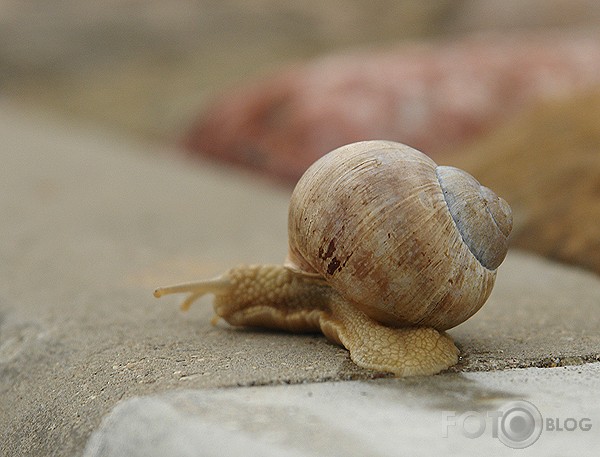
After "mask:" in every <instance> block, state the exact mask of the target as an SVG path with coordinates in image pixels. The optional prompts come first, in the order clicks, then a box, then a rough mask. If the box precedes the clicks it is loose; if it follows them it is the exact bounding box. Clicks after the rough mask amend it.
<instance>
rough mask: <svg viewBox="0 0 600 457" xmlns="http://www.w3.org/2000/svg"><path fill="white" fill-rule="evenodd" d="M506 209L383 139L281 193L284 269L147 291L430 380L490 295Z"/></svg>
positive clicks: (366, 364)
mask: <svg viewBox="0 0 600 457" xmlns="http://www.w3.org/2000/svg"><path fill="white" fill-rule="evenodd" d="M511 228H512V215H511V210H510V207H509V206H508V204H507V203H506V202H505V201H504V200H503V199H502V198H500V197H498V196H496V195H495V194H494V193H493V192H492V191H491V190H490V189H488V188H487V187H484V186H482V185H480V184H479V183H478V182H477V180H476V179H475V178H473V177H472V176H471V175H469V174H468V173H466V172H464V171H462V170H459V169H457V168H454V167H445V166H437V165H436V163H435V162H434V161H433V160H431V159H430V158H429V157H427V156H426V155H425V154H423V153H421V152H419V151H417V150H415V149H412V148H410V147H409V146H406V145H403V144H400V143H395V142H391V141H363V142H359V143H353V144H349V145H346V146H342V147H340V148H338V149H335V150H334V151H332V152H330V153H328V154H326V155H325V156H323V157H322V158H320V159H319V160H318V161H316V162H315V163H314V164H313V165H312V166H311V167H310V168H309V169H308V170H307V171H306V173H305V174H304V175H303V176H302V177H301V178H300V180H299V182H298V184H297V186H296V188H295V189H294V192H293V194H292V197H291V200H290V207H289V215H288V240H289V250H288V255H287V258H286V260H285V262H284V264H283V265H254V266H240V267H236V268H233V269H231V270H229V271H227V272H226V273H224V274H223V275H222V276H220V277H218V278H215V279H209V280H205V281H199V282H195V283H189V284H182V285H176V286H170V287H163V288H159V289H156V291H155V292H154V295H155V296H156V297H160V296H163V295H165V294H172V293H188V294H189V295H188V297H187V298H186V300H185V301H184V302H183V304H182V309H184V310H187V309H188V308H189V307H190V305H191V304H192V302H194V301H195V300H196V299H197V298H199V297H200V296H202V295H204V294H208V293H211V294H214V295H215V300H214V310H215V314H216V316H215V319H214V320H213V321H214V322H216V320H218V318H223V319H224V320H225V321H227V322H228V323H229V324H231V325H235V326H255V327H268V328H277V329H283V330H287V331H290V332H314V331H321V332H322V333H323V334H324V335H325V336H326V337H327V338H328V339H329V340H330V341H332V342H334V343H336V344H340V345H342V346H344V347H345V348H347V349H348V351H349V352H350V358H351V359H352V360H353V361H354V362H355V363H356V364H357V365H359V366H361V367H363V368H367V369H372V370H377V371H385V372H391V373H393V374H395V375H396V376H414V375H431V374H435V373H438V372H440V371H442V370H445V369H447V368H448V367H450V366H452V365H454V364H455V363H457V361H458V353H459V351H458V349H457V348H456V346H455V345H454V342H453V341H452V339H451V338H450V336H449V335H447V334H446V333H445V330H447V329H449V328H452V327H454V326H456V325H458V324H460V323H462V322H464V321H465V320H467V319H468V318H469V317H471V316H472V315H473V314H475V313H476V312H477V311H478V310H479V309H480V308H481V306H483V304H484V303H485V301H486V300H487V298H488V297H489V295H490V293H491V291H492V287H493V285H494V281H495V278H496V270H497V268H498V267H499V265H500V264H501V263H502V261H503V260H504V257H505V256H506V252H507V250H508V236H509V234H510V231H511Z"/></svg>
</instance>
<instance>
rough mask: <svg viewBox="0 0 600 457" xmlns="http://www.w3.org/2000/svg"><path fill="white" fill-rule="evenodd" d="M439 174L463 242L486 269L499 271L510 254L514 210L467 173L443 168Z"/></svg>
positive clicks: (438, 168)
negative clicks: (510, 235)
mask: <svg viewBox="0 0 600 457" xmlns="http://www.w3.org/2000/svg"><path fill="white" fill-rule="evenodd" d="M435 172H436V176H437V178H438V181H439V183H440V186H441V188H442V191H443V192H444V199H445V200H446V203H447V205H448V210H449V211H450V214H451V215H452V219H453V220H454V223H455V224H456V227H457V228H458V231H459V232H460V235H461V237H462V239H463V241H464V242H465V244H466V245H467V246H468V247H469V250H470V251H471V252H472V253H473V255H474V256H475V257H476V258H477V260H479V262H480V263H481V264H482V265H483V266H484V267H485V268H487V269H488V270H495V269H496V268H498V266H499V265H500V264H501V263H502V261H503V260H504V257H506V253H507V251H508V235H509V234H510V231H511V229H512V215H511V211H510V207H509V206H508V204H507V203H506V202H505V201H504V200H502V199H501V198H499V197H498V196H497V195H496V194H495V193H494V192H492V191H491V190H490V189H488V188H487V187H484V186H482V185H481V184H479V182H477V180H476V179H475V178H473V177H472V176H471V175H470V174H468V173H467V172H465V171H463V170H460V169H458V168H455V167H446V166H439V167H437V168H436V170H435Z"/></svg>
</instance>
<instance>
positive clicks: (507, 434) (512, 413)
mask: <svg viewBox="0 0 600 457" xmlns="http://www.w3.org/2000/svg"><path fill="white" fill-rule="evenodd" d="M502 411H503V413H502V418H501V419H500V426H499V427H498V428H499V430H498V439H499V440H500V441H501V442H502V443H503V444H505V445H506V446H508V447H510V448H513V449H523V448H526V447H528V446H531V445H532V444H533V443H535V442H536V441H537V439H538V438H539V437H540V435H541V434H542V427H543V420H542V415H541V414H540V411H539V410H538V409H537V408H536V407H535V406H534V405H532V404H531V403H529V402H528V401H525V400H518V401H513V402H511V403H508V404H506V405H504V407H503V408H502Z"/></svg>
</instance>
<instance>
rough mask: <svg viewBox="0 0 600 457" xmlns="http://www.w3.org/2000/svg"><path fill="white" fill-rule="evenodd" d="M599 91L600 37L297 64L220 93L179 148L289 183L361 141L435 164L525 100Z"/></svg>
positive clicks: (421, 48) (441, 47)
mask: <svg viewBox="0 0 600 457" xmlns="http://www.w3.org/2000/svg"><path fill="white" fill-rule="evenodd" d="M593 85H600V36H598V35H597V34H587V35H586V34H583V35H582V34H575V33H568V34H567V33H563V34H537V35H527V34H519V35H516V34H511V35H494V36H476V37H470V38H465V39H462V40H458V41H454V42H428V43H412V44H405V45H402V46H399V47H397V48H395V49H391V50H385V51H381V50H374V49H371V50H369V49H366V50H361V51H355V52H347V53H342V54H337V55H332V56H328V57H323V58H319V59H315V60H313V61H311V62H308V63H306V64H303V65H297V66H292V67H291V68H288V69H286V70H284V71H282V72H281V73H280V74H277V75H275V76H273V77H271V78H267V79H265V80H263V81H259V82H257V83H254V84H248V85H243V86H241V87H238V88H235V89H233V90H231V91H229V92H228V93H226V94H223V95H222V96H221V97H220V98H218V99H217V100H215V101H214V103H213V104H212V105H211V106H209V108H208V109H207V110H206V111H205V112H204V114H203V115H202V116H201V117H200V119H199V120H198V121H197V122H196V123H195V125H194V126H193V127H192V128H191V129H190V130H189V132H188V135H187V137H186V138H185V140H184V144H185V147H186V148H187V149H188V150H191V151H193V152H197V153H201V154H205V155H208V156H212V157H215V158H218V159H220V160H224V161H227V162H232V163H236V164H241V165H243V166H245V167H248V168H251V169H254V170H259V171H262V172H264V173H266V174H268V175H270V176H272V177H276V178H278V179H279V180H283V181H286V182H289V183H294V182H295V181H296V180H297V179H298V178H299V176H300V175H301V174H302V173H303V172H304V170H305V169H306V168H307V167H308V166H309V165H310V164H311V163H312V162H314V161H315V160H316V159H317V158H319V157H320V156H321V155H323V154H325V153H326V152H328V151H330V150H332V149H334V148H336V147H338V146H341V145H343V144H346V143H350V142H353V141H359V140H364V139H376V138H379V139H390V140H395V141H400V142H402V143H406V144H408V145H411V146H413V147H415V148H417V149H419V150H422V151H423V152H425V153H427V154H428V155H430V156H432V157H433V158H435V159H438V160H439V159H440V158H443V157H442V156H443V153H445V152H446V151H449V150H452V149H457V147H459V146H460V145H461V144H464V142H466V141H467V140H470V139H473V138H474V137H475V136H477V135H478V134H481V133H482V132H485V131H487V130H489V129H490V128H491V127H492V126H493V125H495V124H498V123H499V122H501V121H502V120H503V119H504V118H506V117H507V116H509V115H510V114H512V113H515V112H516V111H519V110H520V108H522V107H523V106H524V105H525V104H528V103H531V102H533V101H539V100H543V99H548V98H561V97H566V96H569V95H571V94H573V93H575V92H577V91H578V90H582V89H585V88H589V87H590V86H593ZM442 162H443V160H442Z"/></svg>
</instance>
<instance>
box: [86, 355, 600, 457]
mask: <svg viewBox="0 0 600 457" xmlns="http://www.w3.org/2000/svg"><path fill="white" fill-rule="evenodd" d="M598 393H600V363H594V364H588V365H584V366H579V367H562V368H551V369H539V368H530V369H518V370H511V371H504V372H494V373H464V374H462V373H454V374H447V375H444V376H432V377H429V378H421V379H418V380H416V379H386V380H378V381H356V382H332V383H321V384H303V385H294V386H269V387H250V388H246V389H206V390H194V391H183V392H171V393H168V394H164V395H159V396H149V397H136V398H132V399H130V400H127V401H124V402H122V403H120V404H119V405H118V406H117V407H116V408H115V409H114V410H113V411H112V412H111V413H110V414H109V415H108V416H107V417H106V418H105V419H104V420H103V421H102V425H101V426H100V427H99V429H98V431H96V432H95V433H94V435H93V436H92V438H91V439H90V441H89V442H88V444H87V447H86V451H85V453H84V456H85V457H100V456H106V457H121V456H123V457H125V456H128V457H138V456H139V457H142V456H143V457H161V456H165V455H170V456H177V457H183V456H190V457H191V456H196V455H202V456H218V455H227V456H232V457H235V456H240V457H241V456H261V457H270V456H273V457H278V456H315V457H316V456H323V455H327V456H340V457H353V456H356V457H364V456H396V455H444V456H463V455H491V456H501V455H514V453H515V452H517V451H515V449H513V448H511V447H508V446H506V445H504V444H503V442H502V441H500V439H499V438H494V437H493V435H492V433H493V425H492V424H493V423H492V417H493V413H494V412H496V411H501V412H502V413H503V414H510V408H511V407H510V406H508V405H510V404H511V402H512V401H520V400H523V399H525V400H526V401H528V402H530V403H531V404H533V405H534V406H535V407H536V408H537V409H538V410H539V413H540V414H541V416H542V419H543V422H544V423H543V429H542V431H541V435H540V436H539V438H538V439H537V441H535V442H534V443H533V444H531V445H530V446H529V447H527V448H525V449H522V450H521V449H519V451H518V452H520V454H518V455H523V456H531V455H535V456H537V455H546V456H552V455H557V456H558V455H560V456H566V455H577V456H592V455H597V451H598V449H600V434H599V433H598V430H597V427H598V425H599V421H600V404H599V403H598V401H597V398H598ZM517 399H519V400H517ZM489 413H491V416H489V415H488V414H489ZM466 416H474V417H484V418H485V419H486V421H485V424H484V425H483V426H481V425H479V423H477V422H473V421H474V419H471V420H470V421H469V420H466V421H465V422H463V420H464V419H463V418H464V417H466ZM509 417H510V416H509ZM463 423H465V424H466V425H465V430H466V431H467V432H470V433H473V434H479V433H480V434H481V435H480V436H478V437H472V438H469V437H468V436H465V435H464V434H463V428H462V427H463ZM575 424H576V425H575ZM580 424H581V426H580ZM589 425H591V428H589ZM503 427H504V426H503V422H500V421H499V422H498V435H499V436H502V433H506V434H507V435H509V433H510V429H509V428H506V429H504V428H503ZM559 429H561V430H559ZM515 441H517V445H520V443H521V442H519V440H515ZM513 445H514V444H513ZM595 452H596V454H594V453H595Z"/></svg>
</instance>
